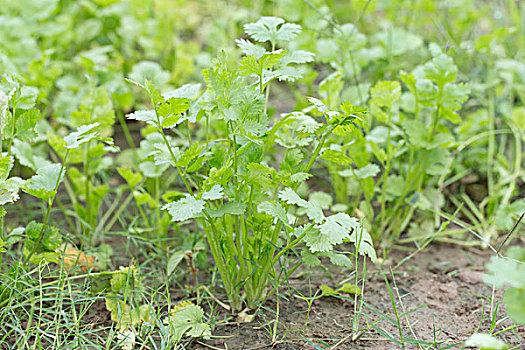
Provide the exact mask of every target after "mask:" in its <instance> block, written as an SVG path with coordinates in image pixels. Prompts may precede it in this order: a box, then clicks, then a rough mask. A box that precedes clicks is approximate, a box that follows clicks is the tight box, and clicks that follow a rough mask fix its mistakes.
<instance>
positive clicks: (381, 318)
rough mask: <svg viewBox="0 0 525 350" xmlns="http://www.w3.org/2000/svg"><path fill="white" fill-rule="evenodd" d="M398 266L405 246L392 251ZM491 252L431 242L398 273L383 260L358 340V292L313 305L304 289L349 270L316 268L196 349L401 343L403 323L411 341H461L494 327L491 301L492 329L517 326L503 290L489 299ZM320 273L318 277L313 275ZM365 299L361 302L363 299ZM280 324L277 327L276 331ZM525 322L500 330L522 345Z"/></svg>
mask: <svg viewBox="0 0 525 350" xmlns="http://www.w3.org/2000/svg"><path fill="white" fill-rule="evenodd" d="M393 256H394V258H393V262H394V264H393V266H395V263H397V262H398V261H400V260H401V259H402V258H403V257H404V256H406V252H405V253H402V252H398V253H395V252H394V253H393ZM489 258H490V253H489V252H483V251H478V250H474V249H469V250H465V249H462V248H460V247H457V246H451V245H437V246H430V247H428V248H427V249H426V250H425V251H424V252H422V253H420V254H418V255H416V256H415V257H414V258H412V259H411V260H409V261H407V262H406V263H404V264H403V265H402V266H401V267H400V268H398V269H397V270H396V271H395V272H394V273H393V274H391V273H390V270H388V271H387V272H386V273H383V272H382V271H379V270H378V269H377V268H373V269H374V270H373V271H371V272H370V273H369V277H368V278H369V280H368V281H367V282H366V285H365V291H364V302H365V303H364V306H363V309H362V310H361V317H360V323H359V325H360V329H362V330H365V329H367V331H365V332H363V333H362V334H361V336H360V338H359V339H357V340H352V319H353V316H354V315H355V314H354V297H353V296H352V295H341V296H338V297H323V298H321V299H318V300H315V301H314V302H313V303H312V305H311V307H310V308H308V304H307V303H306V301H305V300H303V299H301V298H300V297H299V294H302V295H304V296H312V295H313V294H314V293H315V291H316V289H318V288H319V286H320V285H321V283H326V284H328V285H334V284H336V283H337V281H341V280H343V279H344V278H346V277H348V276H334V279H333V280H330V279H329V278H327V277H326V276H323V275H320V276H312V277H310V279H309V280H308V279H305V278H304V277H303V278H296V279H293V278H292V279H291V280H290V286H291V290H289V292H288V293H285V292H283V293H282V294H281V295H282V296H281V297H280V298H279V318H278V324H277V327H276V328H274V326H275V322H276V313H275V310H277V299H276V297H275V296H273V297H271V298H270V299H269V300H268V301H267V302H266V303H265V305H264V308H263V309H262V310H261V311H260V312H259V314H258V316H257V317H256V320H255V321H254V322H252V323H235V324H234V323H229V324H226V325H222V326H221V325H219V326H217V327H216V328H215V329H214V331H213V335H214V337H215V338H212V339H210V340H207V341H202V340H200V341H198V342H197V341H196V342H194V343H193V344H192V345H191V346H190V349H202V350H204V349H209V348H215V349H217V348H218V349H246V350H248V349H253V350H255V349H264V348H273V349H377V350H381V349H385V350H386V349H396V348H400V344H401V342H400V339H401V335H400V330H399V328H401V333H402V335H403V339H404V343H405V348H406V349H417V348H419V347H418V345H417V344H418V343H419V344H420V345H422V346H423V348H427V347H428V346H429V345H431V344H437V346H438V348H443V347H447V346H448V347H449V348H461V345H462V343H463V342H464V341H465V340H466V339H467V338H468V337H469V336H470V335H471V334H473V333H475V332H489V331H490V327H491V309H492V310H493V312H494V313H495V310H496V307H495V306H496V303H499V306H498V308H497V313H496V314H495V320H496V321H497V322H496V328H495V329H494V330H493V332H497V331H501V330H504V329H505V328H508V327H512V326H513V325H514V324H513V322H512V320H510V319H509V318H508V317H506V315H505V306H504V305H503V303H501V297H502V291H497V292H496V293H495V295H494V299H492V300H493V304H492V305H491V302H490V300H491V298H492V290H491V288H490V287H489V286H487V285H485V284H484V283H483V280H482V275H483V267H484V266H485V264H486V262H487V261H488V259H489ZM385 276H386V278H388V280H389V285H390V287H391V288H392V293H393V298H394V301H395V305H396V309H397V311H398V313H399V315H400V320H399V324H400V327H398V326H397V321H396V316H395V312H394V308H393V306H392V299H391V297H390V295H389V291H388V288H387V286H386V282H385ZM314 281H315V282H314ZM357 306H359V305H357ZM274 330H277V332H274ZM524 337H525V329H524V327H518V328H515V329H514V330H513V331H505V332H502V333H500V334H499V335H498V338H500V339H501V340H503V341H505V342H506V343H507V344H509V345H512V346H515V347H517V348H520V346H524V344H525V343H524Z"/></svg>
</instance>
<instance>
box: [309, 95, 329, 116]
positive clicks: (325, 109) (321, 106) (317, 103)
mask: <svg viewBox="0 0 525 350" xmlns="http://www.w3.org/2000/svg"><path fill="white" fill-rule="evenodd" d="M307 99H308V102H310V103H311V104H312V105H314V107H315V108H316V109H317V110H318V111H319V112H320V113H326V112H328V107H326V105H325V104H324V103H323V102H322V101H321V100H318V99H317V98H315V97H307Z"/></svg>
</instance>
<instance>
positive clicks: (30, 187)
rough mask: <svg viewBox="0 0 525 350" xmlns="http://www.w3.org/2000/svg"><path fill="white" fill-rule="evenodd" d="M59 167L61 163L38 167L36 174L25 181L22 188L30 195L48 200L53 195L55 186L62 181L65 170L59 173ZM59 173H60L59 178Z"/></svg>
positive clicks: (60, 167)
mask: <svg viewBox="0 0 525 350" xmlns="http://www.w3.org/2000/svg"><path fill="white" fill-rule="evenodd" d="M61 169H62V165H61V164H51V165H48V166H46V167H43V168H40V169H38V171H37V172H36V174H35V175H33V177H31V178H30V179H29V180H28V181H27V183H26V185H25V187H24V188H23V190H24V191H25V192H27V193H29V194H30V195H32V196H35V197H37V198H40V199H43V200H48V199H49V198H51V197H53V196H54V195H55V193H56V192H55V188H56V187H57V184H58V183H60V181H62V177H63V176H64V173H65V171H63V172H62V174H60V171H61ZM59 175H61V177H60V179H59Z"/></svg>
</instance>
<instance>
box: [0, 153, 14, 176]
mask: <svg viewBox="0 0 525 350" xmlns="http://www.w3.org/2000/svg"><path fill="white" fill-rule="evenodd" d="M4 154H5V153H4ZM13 164H14V159H13V157H12V156H7V155H6V156H4V155H0V181H4V180H5V179H7V177H8V176H9V173H10V172H11V168H13Z"/></svg>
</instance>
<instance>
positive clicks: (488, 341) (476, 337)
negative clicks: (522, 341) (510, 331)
mask: <svg viewBox="0 0 525 350" xmlns="http://www.w3.org/2000/svg"><path fill="white" fill-rule="evenodd" d="M465 346H466V347H476V348H478V349H479V350H506V349H508V348H509V347H508V345H507V344H505V343H504V342H502V341H501V340H499V339H498V338H496V337H494V336H493V335H490V334H485V333H475V334H473V335H471V336H470V338H468V339H467V340H466V341H465Z"/></svg>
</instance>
